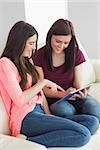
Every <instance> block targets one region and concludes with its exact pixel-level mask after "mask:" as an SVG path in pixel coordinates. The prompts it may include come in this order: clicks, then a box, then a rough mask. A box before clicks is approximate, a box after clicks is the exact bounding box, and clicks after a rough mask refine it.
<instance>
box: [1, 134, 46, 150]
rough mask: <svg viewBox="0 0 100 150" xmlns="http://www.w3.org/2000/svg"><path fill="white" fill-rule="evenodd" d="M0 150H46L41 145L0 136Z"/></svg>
mask: <svg viewBox="0 0 100 150" xmlns="http://www.w3.org/2000/svg"><path fill="white" fill-rule="evenodd" d="M0 150H47V148H46V147H45V146H43V145H40V144H37V143H35V142H30V141H27V140H24V139H19V138H16V137H12V136H7V135H3V134H0Z"/></svg>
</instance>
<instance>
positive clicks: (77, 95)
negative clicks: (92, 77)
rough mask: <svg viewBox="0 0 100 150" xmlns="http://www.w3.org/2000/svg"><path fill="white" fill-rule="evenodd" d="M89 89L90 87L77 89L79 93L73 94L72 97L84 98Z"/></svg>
mask: <svg viewBox="0 0 100 150" xmlns="http://www.w3.org/2000/svg"><path fill="white" fill-rule="evenodd" d="M89 90H90V87H88V88H85V89H84V90H82V91H79V94H74V96H73V97H72V98H75V99H76V97H79V98H81V99H84V98H86V96H87V94H88V92H89Z"/></svg>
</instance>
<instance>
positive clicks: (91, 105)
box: [81, 95, 100, 122]
mask: <svg viewBox="0 0 100 150" xmlns="http://www.w3.org/2000/svg"><path fill="white" fill-rule="evenodd" d="M81 113H82V114H89V115H94V116H96V117H97V118H98V119H99V122H100V103H99V102H97V101H96V100H95V98H93V97H92V96H90V95H88V96H87V97H86V100H85V102H84V103H83V105H82V109H81Z"/></svg>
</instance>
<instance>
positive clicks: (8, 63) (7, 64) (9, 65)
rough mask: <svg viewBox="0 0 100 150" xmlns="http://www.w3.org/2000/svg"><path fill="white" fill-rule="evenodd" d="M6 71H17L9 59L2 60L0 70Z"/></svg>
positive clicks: (0, 60) (0, 59) (3, 58)
mask: <svg viewBox="0 0 100 150" xmlns="http://www.w3.org/2000/svg"><path fill="white" fill-rule="evenodd" d="M4 68H5V69H6V70H10V69H13V70H16V69H17V68H16V66H15V64H14V63H13V62H12V61H11V60H10V59H9V58H7V57H2V58H0V69H4Z"/></svg>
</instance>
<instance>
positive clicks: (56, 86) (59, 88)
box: [43, 79, 65, 92]
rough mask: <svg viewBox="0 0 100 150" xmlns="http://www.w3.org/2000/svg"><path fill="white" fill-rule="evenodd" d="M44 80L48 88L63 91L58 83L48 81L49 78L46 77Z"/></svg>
mask: <svg viewBox="0 0 100 150" xmlns="http://www.w3.org/2000/svg"><path fill="white" fill-rule="evenodd" d="M43 80H44V82H45V86H46V87H48V88H50V89H51V90H52V91H53V92H57V91H58V90H59V91H63V92H64V91H65V90H64V89H63V88H62V87H60V86H59V85H57V84H56V83H54V82H52V81H50V80H47V79H43Z"/></svg>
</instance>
